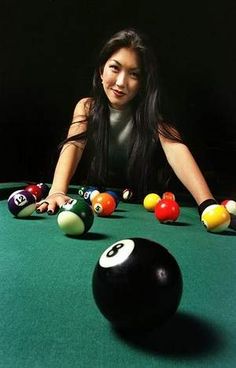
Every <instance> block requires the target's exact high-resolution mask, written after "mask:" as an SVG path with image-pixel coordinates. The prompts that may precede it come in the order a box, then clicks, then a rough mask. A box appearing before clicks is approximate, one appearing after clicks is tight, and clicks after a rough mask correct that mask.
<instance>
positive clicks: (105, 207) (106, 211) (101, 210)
mask: <svg viewBox="0 0 236 368" xmlns="http://www.w3.org/2000/svg"><path fill="white" fill-rule="evenodd" d="M92 207H93V210H94V212H95V213H96V214H97V215H98V216H102V217H105V216H110V215H111V214H112V213H113V212H114V211H115V209H116V201H115V199H114V198H113V197H112V195H111V194H109V193H106V192H103V193H100V194H98V195H96V197H95V198H94V199H93V201H92Z"/></svg>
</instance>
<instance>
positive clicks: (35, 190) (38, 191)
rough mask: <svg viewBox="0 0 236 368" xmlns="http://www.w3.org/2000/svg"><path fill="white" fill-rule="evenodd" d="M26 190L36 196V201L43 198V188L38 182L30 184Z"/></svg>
mask: <svg viewBox="0 0 236 368" xmlns="http://www.w3.org/2000/svg"><path fill="white" fill-rule="evenodd" d="M25 190H27V191H28V192H30V193H31V194H33V195H34V196H35V199H36V201H40V199H41V198H42V192H43V191H42V188H41V187H40V186H39V185H37V184H29V185H27V186H26V187H25Z"/></svg>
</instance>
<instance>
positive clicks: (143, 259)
mask: <svg viewBox="0 0 236 368" xmlns="http://www.w3.org/2000/svg"><path fill="white" fill-rule="evenodd" d="M182 287H183V281H182V274H181V271H180V268H179V265H178V263H177V261H176V260H175V258H174V257H173V256H172V255H171V254H170V253H169V252H168V250H167V249H166V248H165V247H163V246H162V245H160V244H158V243H156V242H154V241H151V240H148V239H142V238H130V239H124V240H120V241H118V242H116V243H115V244H113V245H111V246H110V247H109V248H107V249H106V250H105V251H104V252H103V254H102V255H101V257H100V259H99V260H98V262H97V264H96V267H95V269H94V272H93V278H92V290H93V296H94V299H95V302H96V304H97V307H98V309H99V310H100V312H101V313H102V314H103V315H104V316H105V317H106V318H107V319H108V320H109V321H110V322H111V323H112V324H113V325H114V326H115V327H117V328H120V329H127V330H132V329H145V330H146V329H153V328H156V327H158V326H159V325H161V324H163V323H165V322H166V321H167V320H168V319H169V318H170V317H171V316H173V314H174V313H175V312H176V310H177V308H178V306H179V303H180V299H181V295H182Z"/></svg>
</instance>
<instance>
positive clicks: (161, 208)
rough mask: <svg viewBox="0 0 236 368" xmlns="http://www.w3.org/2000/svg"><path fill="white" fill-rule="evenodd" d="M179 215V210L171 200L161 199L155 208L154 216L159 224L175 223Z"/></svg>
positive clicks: (176, 204)
mask: <svg viewBox="0 0 236 368" xmlns="http://www.w3.org/2000/svg"><path fill="white" fill-rule="evenodd" d="M179 214H180V208H179V205H178V203H177V202H176V201H174V200H172V199H161V200H160V201H159V202H158V203H157V204H156V207H155V216H156V218H157V219H158V220H159V221H160V222H163V223H165V222H173V221H176V220H177V218H178V217H179Z"/></svg>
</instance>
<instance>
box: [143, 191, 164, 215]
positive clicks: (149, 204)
mask: <svg viewBox="0 0 236 368" xmlns="http://www.w3.org/2000/svg"><path fill="white" fill-rule="evenodd" d="M160 199H161V197H160V196H159V195H158V194H156V193H149V194H147V195H146V197H145V198H144V200H143V206H144V208H145V209H146V210H147V211H150V212H154V209H155V206H156V204H157V203H158V202H159V201H160Z"/></svg>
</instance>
